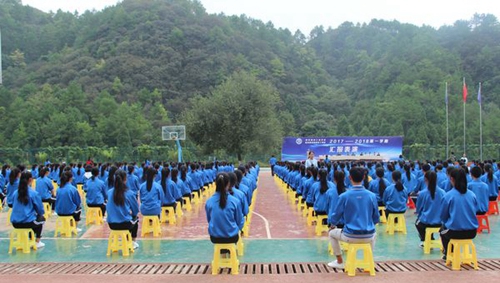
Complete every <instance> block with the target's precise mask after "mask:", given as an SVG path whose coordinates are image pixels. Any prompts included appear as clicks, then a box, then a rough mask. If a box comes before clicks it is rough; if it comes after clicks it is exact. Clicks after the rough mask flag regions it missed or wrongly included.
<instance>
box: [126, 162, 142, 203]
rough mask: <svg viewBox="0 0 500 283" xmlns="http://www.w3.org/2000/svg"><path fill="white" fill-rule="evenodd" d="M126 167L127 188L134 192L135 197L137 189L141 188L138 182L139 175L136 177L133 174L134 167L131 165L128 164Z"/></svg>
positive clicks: (137, 193)
mask: <svg viewBox="0 0 500 283" xmlns="http://www.w3.org/2000/svg"><path fill="white" fill-rule="evenodd" d="M127 169H128V174H127V188H128V189H129V190H131V191H132V192H133V193H134V194H135V197H136V198H137V197H138V196H139V191H140V189H141V185H140V184H139V177H137V176H136V175H135V174H134V173H135V167H134V166H133V165H129V166H128V167H127Z"/></svg>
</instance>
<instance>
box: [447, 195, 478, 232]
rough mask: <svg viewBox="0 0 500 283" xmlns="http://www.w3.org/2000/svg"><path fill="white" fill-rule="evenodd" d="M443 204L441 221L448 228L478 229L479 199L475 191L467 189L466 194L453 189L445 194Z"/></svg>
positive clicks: (454, 229)
mask: <svg viewBox="0 0 500 283" xmlns="http://www.w3.org/2000/svg"><path fill="white" fill-rule="evenodd" d="M441 205H442V210H441V222H442V223H443V224H444V226H445V227H446V228H447V229H450V230H453V231H465V230H475V229H477V227H478V222H477V218H476V211H477V199H476V195H475V194H474V193H473V192H471V191H469V190H467V192H466V193H465V194H461V193H460V192H459V191H457V190H456V189H452V190H451V191H449V192H448V193H446V194H445V196H444V198H443V201H442V202H441Z"/></svg>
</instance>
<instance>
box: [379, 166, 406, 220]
mask: <svg viewBox="0 0 500 283" xmlns="http://www.w3.org/2000/svg"><path fill="white" fill-rule="evenodd" d="M392 182H393V184H392V185H390V186H389V187H387V189H385V191H384V196H383V199H382V200H383V201H384V204H385V213H386V215H387V216H389V214H391V213H405V212H406V209H407V206H406V202H407V201H408V190H407V189H406V188H405V187H404V186H403V183H402V182H401V172H399V171H393V172H392Z"/></svg>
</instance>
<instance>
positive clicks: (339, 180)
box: [333, 170, 345, 196]
mask: <svg viewBox="0 0 500 283" xmlns="http://www.w3.org/2000/svg"><path fill="white" fill-rule="evenodd" d="M333 179H334V181H335V183H336V185H337V194H338V195H339V196H340V195H341V194H343V193H344V192H345V183H344V181H345V180H344V179H345V174H344V171H342V170H337V171H334V173H333Z"/></svg>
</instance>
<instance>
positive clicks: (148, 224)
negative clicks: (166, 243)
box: [141, 215, 161, 237]
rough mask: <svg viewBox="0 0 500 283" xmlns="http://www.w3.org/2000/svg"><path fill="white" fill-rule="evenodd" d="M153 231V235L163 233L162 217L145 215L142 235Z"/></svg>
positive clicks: (156, 235)
mask: <svg viewBox="0 0 500 283" xmlns="http://www.w3.org/2000/svg"><path fill="white" fill-rule="evenodd" d="M148 233H153V237H159V236H160V235H161V227H160V219H159V218H158V216H157V215H145V216H143V218H142V228H141V237H144V235H146V234H148Z"/></svg>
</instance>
